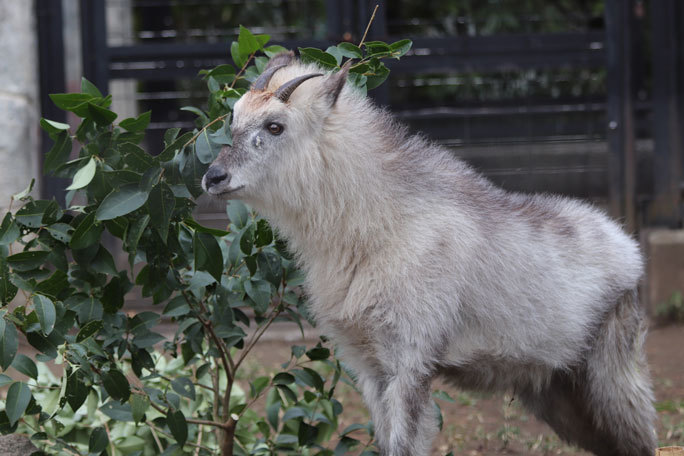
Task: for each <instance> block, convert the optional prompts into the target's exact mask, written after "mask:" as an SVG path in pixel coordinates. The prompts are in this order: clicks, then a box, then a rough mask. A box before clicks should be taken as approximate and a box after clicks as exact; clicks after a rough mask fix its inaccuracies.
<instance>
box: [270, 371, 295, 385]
mask: <svg viewBox="0 0 684 456" xmlns="http://www.w3.org/2000/svg"><path fill="white" fill-rule="evenodd" d="M294 381H295V378H294V376H293V375H292V374H288V373H287V372H279V373H277V374H276V375H275V377H273V384H274V385H289V384H291V383H294Z"/></svg>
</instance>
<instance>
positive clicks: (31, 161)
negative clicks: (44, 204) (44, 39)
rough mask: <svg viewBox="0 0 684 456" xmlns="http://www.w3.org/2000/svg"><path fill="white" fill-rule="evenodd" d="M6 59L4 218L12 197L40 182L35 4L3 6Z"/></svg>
mask: <svg viewBox="0 0 684 456" xmlns="http://www.w3.org/2000/svg"><path fill="white" fill-rule="evenodd" d="M0 56H1V57H0V213H1V212H4V210H6V209H7V206H8V205H9V198H10V196H11V195H12V194H14V193H17V192H19V191H21V190H23V189H24V188H25V187H26V186H27V185H28V183H29V182H30V181H31V178H33V177H37V176H38V158H39V155H38V153H39V152H38V147H39V143H38V141H39V128H40V127H39V126H38V120H39V115H40V114H39V113H40V111H39V106H38V103H39V102H38V55H37V37H36V25H35V15H34V8H33V0H26V1H16V0H0ZM37 183H38V182H37ZM36 190H38V188H36ZM34 194H35V195H37V194H38V192H37V191H34Z"/></svg>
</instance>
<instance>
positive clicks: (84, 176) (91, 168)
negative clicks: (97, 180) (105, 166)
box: [66, 157, 97, 190]
mask: <svg viewBox="0 0 684 456" xmlns="http://www.w3.org/2000/svg"><path fill="white" fill-rule="evenodd" d="M96 170H97V162H96V161H95V158H93V157H90V160H88V163H86V164H85V166H83V167H82V168H81V169H79V170H78V171H76V174H74V178H73V180H72V182H71V185H69V186H68V187H67V188H66V189H67V190H77V189H79V188H83V187H85V186H86V185H88V184H89V183H90V181H92V180H93V177H95V171H96Z"/></svg>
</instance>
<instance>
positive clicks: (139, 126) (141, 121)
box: [119, 111, 152, 132]
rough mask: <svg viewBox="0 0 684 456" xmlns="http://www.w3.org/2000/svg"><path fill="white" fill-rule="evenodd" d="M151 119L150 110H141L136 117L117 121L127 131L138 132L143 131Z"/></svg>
mask: <svg viewBox="0 0 684 456" xmlns="http://www.w3.org/2000/svg"><path fill="white" fill-rule="evenodd" d="M151 119H152V111H147V112H143V113H142V114H140V115H139V116H138V117H136V118H132V117H131V118H128V119H124V120H122V121H121V122H119V126H120V127H121V128H124V129H126V130H128V131H132V132H138V131H145V129H146V128H147V126H148V125H149V124H150V120H151Z"/></svg>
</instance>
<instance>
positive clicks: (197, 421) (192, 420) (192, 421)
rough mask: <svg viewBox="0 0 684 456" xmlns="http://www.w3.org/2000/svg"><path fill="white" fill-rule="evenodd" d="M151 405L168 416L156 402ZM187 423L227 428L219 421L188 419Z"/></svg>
mask: <svg viewBox="0 0 684 456" xmlns="http://www.w3.org/2000/svg"><path fill="white" fill-rule="evenodd" d="M150 405H151V406H152V408H153V409H155V410H156V411H158V412H159V413H163V414H166V410H164V409H163V408H161V407H159V406H158V405H157V404H155V403H154V402H150ZM185 421H187V422H188V423H192V424H203V425H206V426H212V427H217V428H225V427H226V424H225V423H219V422H217V421H209V420H196V419H194V418H186V419H185Z"/></svg>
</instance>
